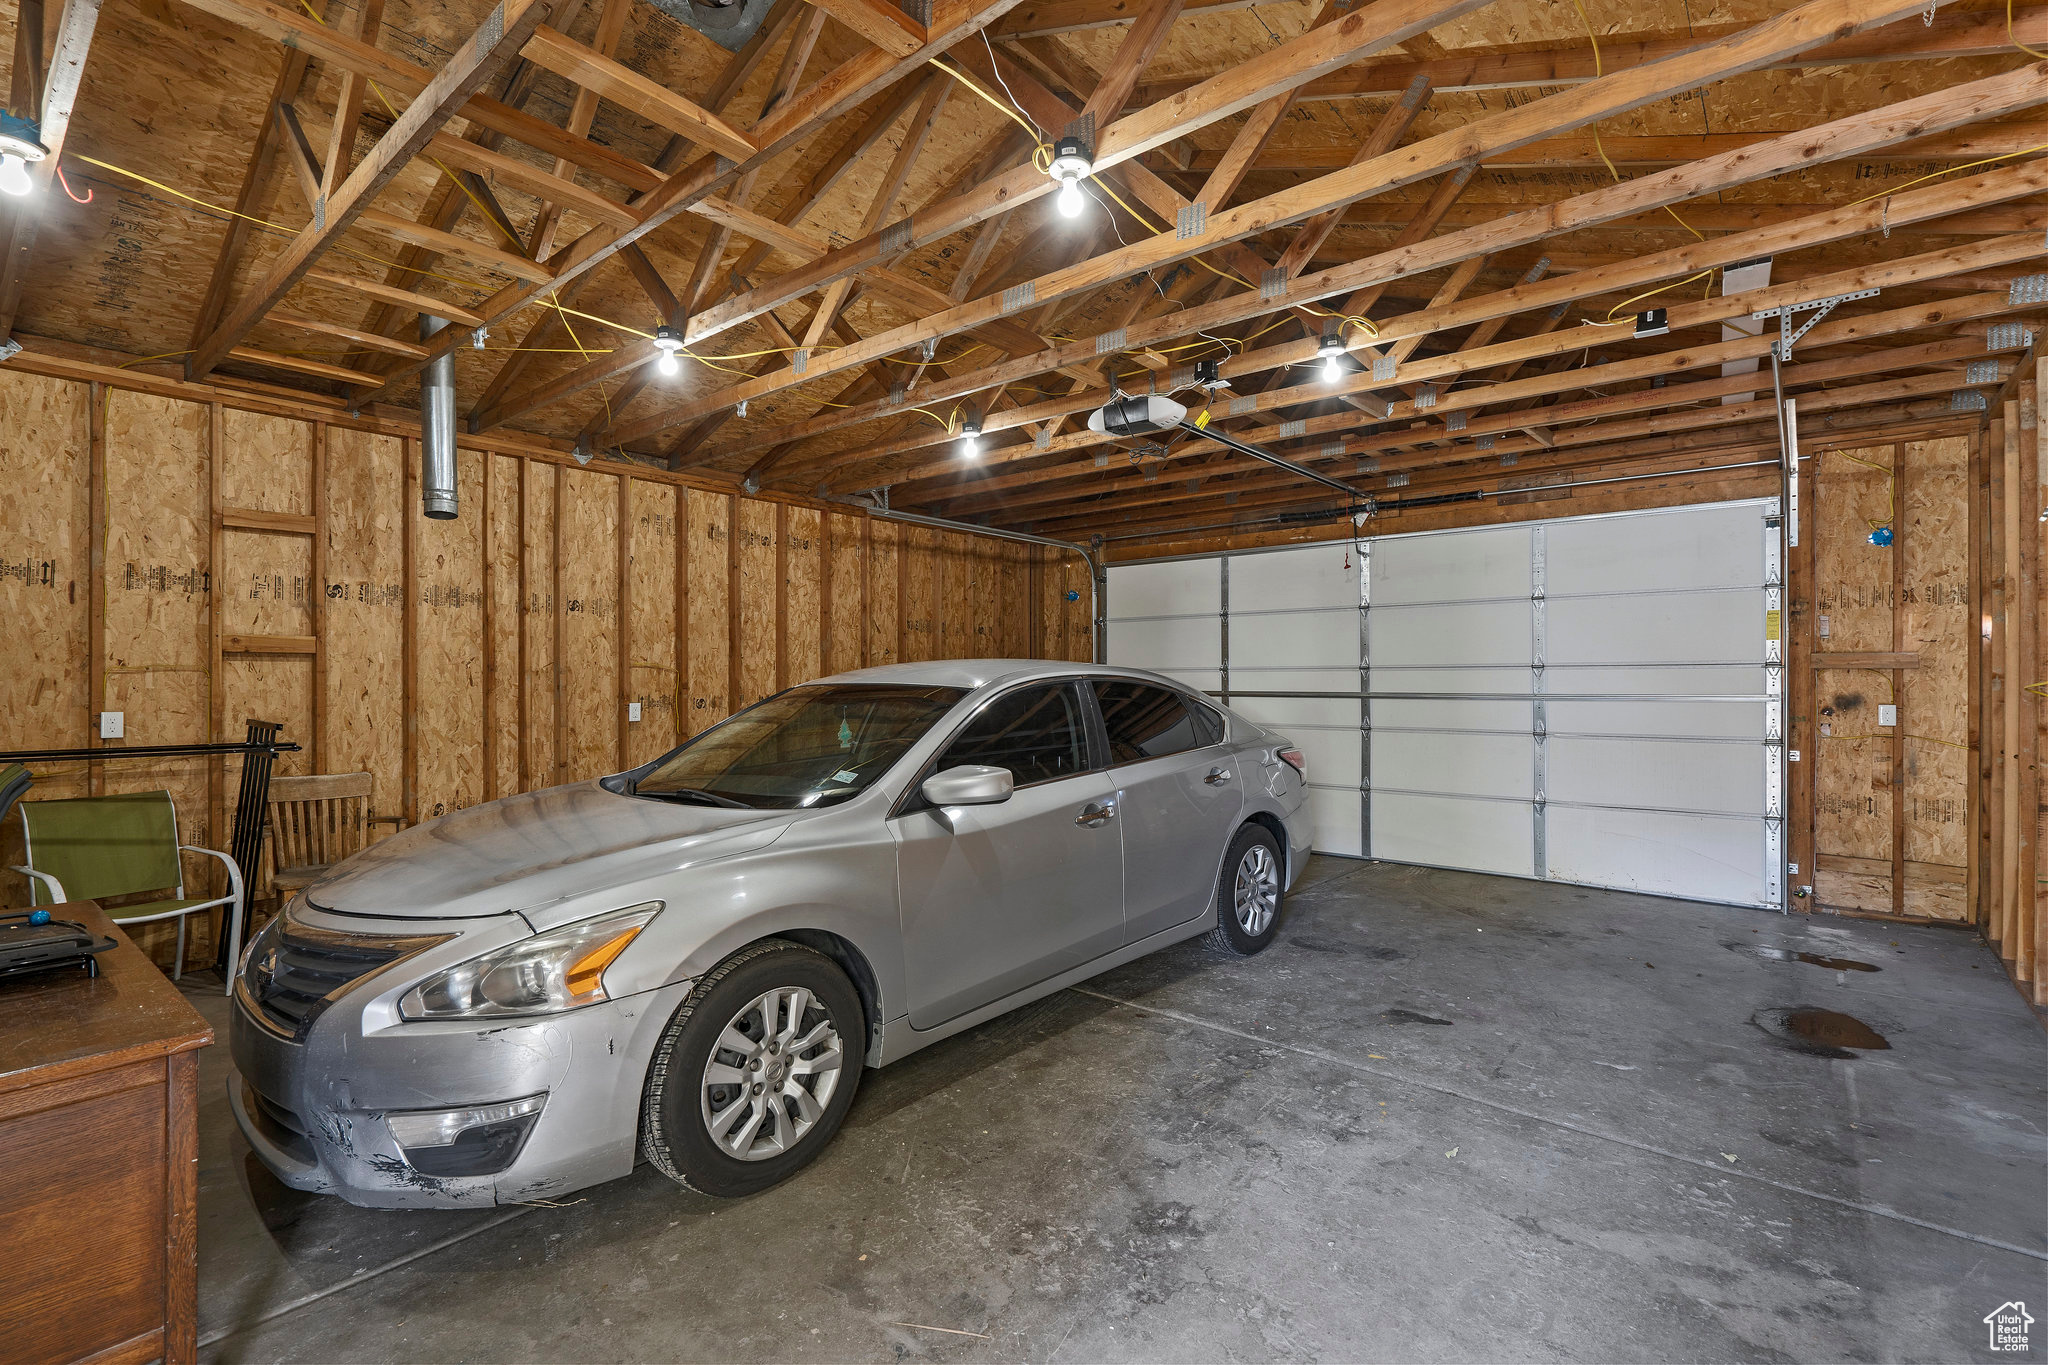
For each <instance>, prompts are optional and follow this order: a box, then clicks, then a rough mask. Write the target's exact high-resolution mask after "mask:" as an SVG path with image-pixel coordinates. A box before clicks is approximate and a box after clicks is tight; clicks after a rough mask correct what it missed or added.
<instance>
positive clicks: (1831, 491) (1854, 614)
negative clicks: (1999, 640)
mask: <svg viewBox="0 0 2048 1365" xmlns="http://www.w3.org/2000/svg"><path fill="white" fill-rule="evenodd" d="M1971 446H1972V438H1971V437H1969V436H1952V437H1943V438H1940V439H1936V440H1924V441H1907V442H1902V443H1898V444H1892V445H1878V446H1866V447H1860V448H1857V449H1852V450H1829V451H1824V452H1822V453H1820V454H1818V455H1816V456H1815V457H1814V458H1813V460H1812V461H1811V462H1810V463H1809V465H1808V475H1807V494H1806V506H1805V508H1804V521H1805V527H1806V528H1807V531H1808V533H1809V534H1811V535H1812V536H1813V537H1814V579H1813V583H1812V600H1813V603H1814V617H1813V620H1812V622H1811V623H1810V627H1807V628H1809V629H1810V631H1811V637H1810V644H1811V648H1812V658H1813V661H1814V665H1815V670H1816V677H1815V680H1814V690H1813V699H1814V700H1813V704H1814V708H1815V717H1814V723H1813V726H1812V731H1811V733H1812V734H1813V735H1814V739H1813V744H1812V748H1813V753H1812V755H1811V756H1810V758H1809V756H1808V755H1806V754H1802V755H1801V761H1802V762H1806V761H1811V762H1813V763H1814V764H1815V765H1816V766H1815V771H1814V775H1813V785H1814V810H1813V821H1814V838H1815V847H1816V850H1817V852H1818V855H1819V856H1818V858H1817V860H1816V861H1817V864H1818V866H1817V869H1816V872H1815V875H1814V877H1813V878H1812V879H1810V880H1811V884H1812V885H1813V888H1814V898H1815V900H1816V901H1817V902H1818V904H1819V905H1820V906H1821V907H1823V908H1832V909H1847V910H1860V911H1872V912H1878V913H1883V914H1899V915H1908V916H1913V917H1917V918H1923V919H1936V920H1951V921H1957V922H1967V921H1969V920H1971V919H1972V918H1973V915H1972V911H1971V907H1970V904H1969V898H1968V896H1967V894H1966V883H1967V880H1968V876H1967V872H1968V863H1969V828H1970V826H1969V804H1970V803H1969V789H1970V780H1971V774H1972V762H1971V745H1972V741H1971V735H1970V725H1969V713H1970V686H1969V678H1970V652H1971V640H1972V626H1973V622H1974V617H1975V613H1974V612H1973V611H1972V608H1971V592H1970V572H1969V570H1970V555H1969V545H1970V540H1969V530H1970V519H1969V502H1968V497H1967V490H1968V482H1969V473H1970V463H1971ZM1879 526H1889V527H1891V529H1892V537H1893V538H1892V543H1891V544H1890V545H1889V546H1878V545H1873V544H1872V543H1871V541H1870V536H1871V533H1872V531H1873V530H1874V529H1875V528H1877V527H1879ZM1801 625H1802V626H1807V623H1803V622H1802V623H1801ZM1872 656H1886V657H1872ZM1895 665H1896V666H1895ZM1887 705H1895V706H1897V708H1898V712H1897V720H1898V723H1897V724H1896V725H1890V726H1886V725H1883V724H1881V723H1880V719H1879V707H1881V706H1887ZM1802 880H1806V879H1802Z"/></svg>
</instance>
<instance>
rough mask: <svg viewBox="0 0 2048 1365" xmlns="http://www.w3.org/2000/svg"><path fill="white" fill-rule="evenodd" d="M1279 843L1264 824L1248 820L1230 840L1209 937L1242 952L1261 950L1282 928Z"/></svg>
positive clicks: (1238, 952) (1214, 942) (1223, 945)
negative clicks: (1214, 917) (1255, 823)
mask: <svg viewBox="0 0 2048 1365" xmlns="http://www.w3.org/2000/svg"><path fill="white" fill-rule="evenodd" d="M1281 866H1282V865H1281V862H1280V844H1279V842H1278V841H1277V840H1275V839H1274V838H1273V832H1272V831H1271V830H1269V829H1267V828H1266V827H1265V826H1264V825H1246V826H1245V827H1244V828H1243V829H1241V830H1239V831H1238V832H1237V837H1236V838H1234V839H1232V840H1231V841H1230V852H1229V853H1228V854H1227V855H1225V857H1224V859H1223V874H1222V875H1221V876H1220V877H1218V878H1217V880H1216V927H1215V928H1214V929H1211V930H1210V931H1209V942H1210V943H1211V944H1213V945H1214V946H1216V947H1218V948H1224V949H1228V950H1229V951H1231V952H1233V953H1236V954H1238V955H1239V956H1241V957H1250V956H1251V955H1252V954H1253V953H1257V952H1263V951H1264V950H1265V947H1266V945H1267V944H1269V943H1271V942H1272V941H1273V935H1274V934H1275V933H1277V932H1279V929H1280V898H1281V896H1282V895H1283V894H1284V893H1285V888H1284V886H1283V884H1282V878H1281Z"/></svg>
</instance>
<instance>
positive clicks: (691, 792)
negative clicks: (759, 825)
mask: <svg viewBox="0 0 2048 1365" xmlns="http://www.w3.org/2000/svg"><path fill="white" fill-rule="evenodd" d="M633 795H635V796H652V797H657V798H660V799H663V800H675V801H695V802H698V803H699V804H702V805H706V806H724V807H726V808H727V809H729V810H752V809H754V808H753V807H752V806H750V805H748V804H747V803H746V802H744V801H735V800H733V799H732V798H731V797H730V796H720V795H719V794H718V793H716V792H708V791H705V790H704V789H703V788H701V787H668V788H664V789H663V790H661V791H647V790H644V789H643V788H640V787H637V786H636V787H634V788H633Z"/></svg>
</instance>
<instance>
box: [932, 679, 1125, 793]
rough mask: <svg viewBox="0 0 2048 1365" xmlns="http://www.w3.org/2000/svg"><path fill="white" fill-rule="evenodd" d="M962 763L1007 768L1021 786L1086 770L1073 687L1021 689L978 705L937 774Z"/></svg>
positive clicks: (1084, 731)
mask: <svg viewBox="0 0 2048 1365" xmlns="http://www.w3.org/2000/svg"><path fill="white" fill-rule="evenodd" d="M965 763H976V764H983V765H986V766H988V767H991V768H1008V769H1009V770H1010V777H1011V778H1012V780H1014V781H1015V782H1016V784H1017V785H1018V786H1020V787H1028V786H1030V785H1032V784H1033V783H1035V782H1052V781H1055V780H1057V779H1059V778H1062V777H1073V776H1075V775H1076V774H1078V773H1084V772H1086V771H1088V735H1087V729H1086V727H1085V726H1084V725H1083V723H1082V719H1081V708H1080V706H1079V704H1078V699H1077V698H1076V697H1075V696H1074V689H1073V688H1072V687H1069V686H1068V685H1067V684H1065V683H1050V684H1047V685H1045V686H1042V687H1020V688H1018V689H1017V690H1016V691H1014V692H1006V693H1004V694H1003V695H1002V696H1000V697H997V698H996V699H995V700H994V701H992V702H990V703H989V704H988V705H987V706H985V707H983V708H982V710H981V714H980V715H978V716H976V717H975V718H974V719H973V720H971V721H969V722H968V723H967V728H966V729H964V730H962V731H961V732H960V733H959V734H958V735H957V736H955V737H954V740H953V742H952V743H951V744H950V745H948V746H947V747H946V752H945V754H944V755H943V756H941V757H940V759H939V762H938V768H937V771H940V772H943V771H945V770H946V769H947V768H957V767H959V766H960V765H962V764H965Z"/></svg>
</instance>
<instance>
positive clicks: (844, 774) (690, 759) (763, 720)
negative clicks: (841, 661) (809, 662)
mask: <svg viewBox="0 0 2048 1365" xmlns="http://www.w3.org/2000/svg"><path fill="white" fill-rule="evenodd" d="M966 695H967V693H966V691H965V690H964V689H962V688H958V687H892V686H885V685H874V684H870V685H860V684H851V683H849V684H819V685H815V686H810V687H793V688H791V689H790V690H789V691H787V692H782V693H778V694H777V695H775V696H772V697H769V698H768V699H767V700H766V701H763V702H760V703H758V704H757V705H754V706H750V707H748V708H747V709H746V710H744V711H742V712H740V713H739V714H738V715H736V716H733V717H732V718H731V719H729V720H726V721H724V722H722V723H720V724H718V725H715V726H713V727H712V728H711V729H709V730H706V731H705V732H704V733H703V734H701V735H699V736H697V737H696V738H695V739H693V740H691V741H690V742H689V743H687V744H685V745H683V746H682V747H681V748H680V749H677V750H675V751H674V752H673V753H671V754H669V755H668V756H667V757H666V758H664V759H662V760H661V761H660V762H658V763H657V764H655V766H654V768H653V769H652V770H651V771H649V772H648V774H647V775H646V776H645V777H643V778H641V779H640V781H639V782H638V783H637V784H635V785H634V787H633V794H634V795H636V796H647V797H659V798H662V799H665V800H676V801H692V802H697V803H700V804H703V805H712V806H742V807H749V808H753V809H758V810H795V809H799V808H807V807H812V806H829V805H832V804H833V803H835V802H839V801H845V800H849V799H850V798H852V797H854V796H856V795H858V794H859V793H860V792H862V791H865V790H866V789H867V787H868V786H869V784H870V783H872V782H873V781H874V780H875V779H876V778H878V777H880V776H881V775H882V774H883V773H885V772H887V771H888V770H889V768H890V765H892V764H893V763H895V762H896V760H897V759H899V758H901V757H902V756H903V752H904V750H906V749H908V748H909V747H910V746H911V745H912V744H915V743H916V742H917V741H918V739H919V737H920V736H922V735H923V734H924V732H925V731H926V730H928V729H930V728H931V726H932V723H933V722H934V721H936V720H937V719H938V718H939V717H940V716H943V715H945V714H946V712H947V711H949V710H951V709H952V708H953V705H954V703H956V702H958V701H959V700H960V699H961V698H962V697H964V696H966Z"/></svg>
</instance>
